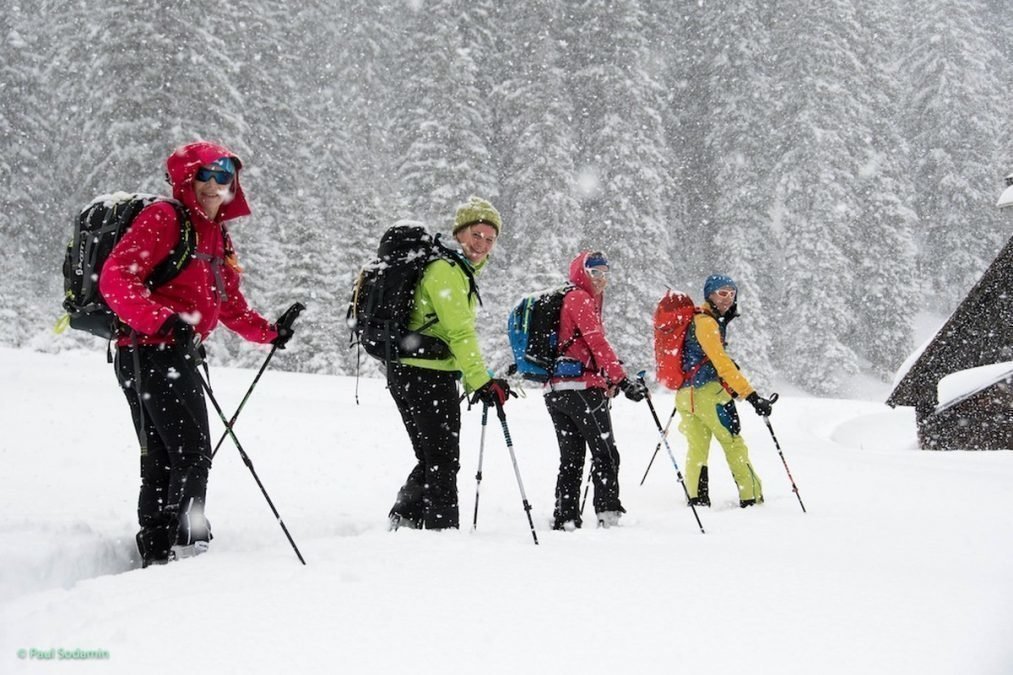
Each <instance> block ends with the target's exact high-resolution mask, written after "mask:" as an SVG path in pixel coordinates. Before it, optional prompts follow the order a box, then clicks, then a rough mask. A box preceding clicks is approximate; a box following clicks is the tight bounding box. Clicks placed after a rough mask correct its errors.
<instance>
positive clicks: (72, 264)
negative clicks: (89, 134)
mask: <svg viewBox="0 0 1013 675" xmlns="http://www.w3.org/2000/svg"><path fill="white" fill-rule="evenodd" d="M158 201H164V202H168V203H169V204H172V206H173V208H174V209H175V211H176V219H177V221H178V222H179V229H180V231H179V241H178V242H177V244H176V246H175V247H174V248H173V249H172V251H170V252H169V255H168V256H167V257H166V258H165V260H163V261H161V262H160V263H158V265H156V266H155V268H154V270H153V271H152V273H151V274H150V275H149V276H148V278H147V279H146V280H145V284H146V285H147V286H148V288H149V289H153V288H157V287H158V286H161V285H163V284H165V283H168V282H169V281H171V280H172V279H174V278H175V277H176V275H178V274H179V273H180V272H181V271H182V270H183V268H184V267H185V266H186V264H187V262H189V260H190V258H191V257H193V252H194V250H195V248H196V238H195V236H194V231H193V225H192V223H191V222H190V216H189V214H188V213H187V211H186V208H185V207H184V206H183V205H182V204H180V203H179V202H177V201H176V200H174V199H169V198H167V197H161V196H158V195H150V194H140V193H129V192H114V193H112V194H109V195H102V196H100V197H96V198H95V199H94V200H92V202H91V203H90V204H88V205H87V206H86V207H84V209H82V210H81V212H80V213H79V214H78V216H77V218H76V219H75V220H74V226H73V233H72V239H71V242H70V244H68V245H67V254H66V256H65V257H64V260H63V287H64V299H63V308H64V309H65V310H66V311H67V314H66V316H65V317H63V318H62V319H61V320H60V322H59V323H58V324H57V331H60V332H62V330H63V328H65V327H66V326H67V325H69V326H70V327H71V328H75V329H77V330H83V331H85V332H87V333H91V334H92V335H97V336H99V337H102V338H106V339H107V340H109V339H112V338H113V337H115V336H116V335H118V334H119V333H120V331H121V327H122V326H123V324H122V322H121V321H120V320H119V318H118V317H117V316H116V314H115V313H114V312H113V311H112V310H111V309H109V305H107V304H106V301H105V299H104V298H103V297H102V294H101V293H100V292H99V289H98V280H99V275H100V274H101V273H102V266H103V265H104V264H105V261H106V259H107V258H108V257H109V254H110V252H112V250H113V247H114V246H116V244H117V243H118V242H119V241H120V239H122V238H123V235H124V234H125V233H126V231H127V230H128V229H129V228H130V225H131V224H132V223H133V222H134V219H135V218H137V215H138V214H139V213H140V212H141V211H142V210H143V209H144V208H145V207H147V206H149V205H150V204H153V203H155V202H158Z"/></svg>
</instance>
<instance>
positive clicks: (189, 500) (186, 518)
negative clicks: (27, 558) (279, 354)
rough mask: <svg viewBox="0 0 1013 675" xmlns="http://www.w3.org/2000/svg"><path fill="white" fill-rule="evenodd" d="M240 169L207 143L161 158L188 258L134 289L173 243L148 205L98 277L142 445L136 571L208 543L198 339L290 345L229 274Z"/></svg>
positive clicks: (171, 224)
mask: <svg viewBox="0 0 1013 675" xmlns="http://www.w3.org/2000/svg"><path fill="white" fill-rule="evenodd" d="M241 167H242V164H241V162H240V161H239V158H238V157H236V156H235V155H234V154H233V153H232V152H230V151H229V150H227V149H226V148H224V147H222V146H220V145H215V144H213V143H204V142H201V143H192V144H190V145H185V146H183V147H181V148H179V149H177V150H176V151H175V152H173V153H172V155H171V156H170V157H169V159H168V160H167V161H166V168H167V171H168V179H169V182H170V183H171V184H172V195H173V197H174V198H175V199H176V200H177V201H178V202H180V203H181V204H182V205H183V206H184V207H185V208H186V211H187V213H188V214H189V219H190V223H191V225H192V228H193V232H194V234H195V241H196V246H195V251H194V253H193V255H192V256H191V258H190V259H189V260H188V261H187V263H186V264H185V266H184V267H183V269H182V270H181V271H180V272H179V274H178V275H177V276H176V277H174V278H173V279H172V280H171V281H169V282H167V283H166V284H164V285H162V286H158V287H156V288H153V289H149V288H148V287H147V286H146V285H145V280H146V279H147V278H148V275H150V274H151V272H152V270H153V269H154V268H155V267H156V266H157V265H158V263H160V262H161V261H162V260H165V259H167V258H168V257H169V255H170V251H171V250H172V249H173V248H174V247H175V246H177V245H178V244H179V243H180V239H181V234H180V232H181V227H180V223H179V222H178V220H177V216H176V211H175V209H174V208H173V206H172V204H170V203H168V202H165V201H159V202H155V203H153V204H151V205H149V206H148V207H147V208H145V209H144V210H143V211H141V213H140V214H139V215H138V216H137V218H136V219H135V220H134V222H133V223H132V224H131V226H130V229H129V230H128V231H127V233H126V234H125V235H124V236H123V238H122V239H121V240H120V241H119V243H117V245H116V246H115V248H113V250H112V252H111V253H110V254H109V258H108V259H107V260H106V262H105V265H104V266H103V268H102V273H101V276H100V278H99V290H100V291H101V293H102V296H103V297H104V298H105V300H106V303H107V304H108V305H109V307H110V308H111V309H112V310H113V311H114V312H115V313H116V315H117V316H118V317H119V319H120V320H121V321H122V322H123V323H124V324H125V326H126V328H125V329H124V330H123V331H121V335H120V337H119V338H118V339H117V343H116V344H117V350H116V373H117V378H118V379H119V381H120V386H121V387H122V388H123V392H124V393H125V394H126V397H127V402H128V404H129V405H130V412H131V415H132V417H133V420H134V426H135V427H136V428H138V429H139V430H140V434H139V435H140V436H142V437H143V438H142V448H141V450H142V453H141V489H140V497H139V499H138V506H137V512H138V520H139V522H140V526H141V530H140V532H138V534H137V546H138V550H139V551H140V554H141V560H142V564H143V565H144V566H147V565H149V564H152V563H161V562H166V561H168V560H171V559H175V558H180V557H187V556H190V555H196V554H198V553H203V552H204V551H206V550H207V548H208V542H209V541H210V539H211V531H210V527H209V525H208V523H207V521H206V519H205V518H204V498H205V494H206V492H207V482H208V472H209V470H210V468H211V438H210V432H209V427H208V415H207V408H206V405H205V401H204V393H203V390H202V387H201V382H200V379H199V378H200V374H199V373H198V372H197V363H196V356H197V354H196V349H195V345H196V344H199V341H198V338H199V339H200V340H203V339H204V338H207V336H208V335H209V334H210V333H211V331H212V330H214V328H215V326H217V325H218V323H219V322H221V323H224V324H225V325H226V326H227V327H228V328H229V329H231V330H233V331H235V332H236V333H238V334H239V335H241V336H242V337H244V338H246V339H247V340H250V341H252V342H260V343H271V342H273V343H274V344H276V345H278V346H279V347H280V346H283V345H284V343H285V342H286V341H287V340H288V338H289V337H291V332H290V331H283V332H284V333H285V334H284V335H279V332H278V330H277V329H276V328H275V326H274V325H273V324H271V323H269V322H268V321H267V319H265V318H264V317H262V316H261V315H260V314H258V313H256V312H255V311H253V310H252V309H250V308H249V306H247V304H246V300H245V299H244V298H243V295H242V293H241V292H240V290H239V281H240V276H241V269H240V267H239V265H238V263H237V262H236V254H235V251H234V249H233V248H232V241H231V239H230V237H229V234H228V231H227V229H226V227H225V221H228V220H231V219H232V218H237V217H239V216H245V215H248V214H249V213H250V208H249V206H248V205H247V203H246V198H245V196H244V195H243V189H242V187H241V186H240V183H239V171H240V169H241ZM141 401H143V411H142V410H141V405H142V404H141ZM145 446H146V447H145Z"/></svg>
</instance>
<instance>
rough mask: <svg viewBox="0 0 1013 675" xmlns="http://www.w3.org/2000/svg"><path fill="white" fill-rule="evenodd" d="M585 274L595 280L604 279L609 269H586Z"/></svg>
mask: <svg viewBox="0 0 1013 675" xmlns="http://www.w3.org/2000/svg"><path fill="white" fill-rule="evenodd" d="M587 273H588V274H590V275H591V276H592V277H594V278H595V279H604V278H605V277H606V276H608V273H609V268H607V267H588V268H587Z"/></svg>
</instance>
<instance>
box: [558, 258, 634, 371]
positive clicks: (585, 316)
mask: <svg viewBox="0 0 1013 675" xmlns="http://www.w3.org/2000/svg"><path fill="white" fill-rule="evenodd" d="M590 255H591V251H582V252H581V253H579V254H578V255H577V257H575V258H574V259H573V261H572V262H571V263H570V282H571V283H572V284H573V285H574V286H576V288H575V289H574V290H572V291H570V292H569V293H567V294H566V297H565V298H563V309H562V312H561V314H560V317H559V342H560V344H567V343H569V346H568V347H567V348H566V349H565V350H564V351H563V353H562V354H561V356H563V357H565V358H569V359H575V360H577V361H580V362H581V364H583V366H584V373H583V374H582V375H580V376H579V377H576V378H558V377H556V378H552V380H550V382H549V385H548V386H549V389H554V388H556V387H559V386H560V385H562V386H563V387H567V388H578V387H579V388H587V389H593V388H599V389H606V388H608V387H609V386H611V385H614V384H618V383H619V382H621V381H622V380H624V379H625V378H626V372H625V371H624V370H623V367H622V364H621V363H620V361H619V359H618V358H617V357H616V354H615V351H614V350H613V349H612V345H610V344H609V341H608V339H607V338H606V337H605V328H604V326H603V325H602V304H603V300H604V295H605V294H604V293H602V294H601V295H595V293H594V285H593V284H592V283H591V275H589V274H588V273H587V269H586V267H585V264H586V263H587V258H588V256H590ZM563 383H566V384H563Z"/></svg>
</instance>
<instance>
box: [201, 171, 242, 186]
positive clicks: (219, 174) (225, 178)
mask: <svg viewBox="0 0 1013 675" xmlns="http://www.w3.org/2000/svg"><path fill="white" fill-rule="evenodd" d="M234 177H235V176H234V174H232V173H229V172H228V171H221V170H219V169H205V168H204V167H201V168H199V169H197V180H199V181H200V182H202V183H207V182H208V181H209V180H214V181H215V182H216V183H218V184H219V185H230V184H231V183H232V179H233V178H234Z"/></svg>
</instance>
